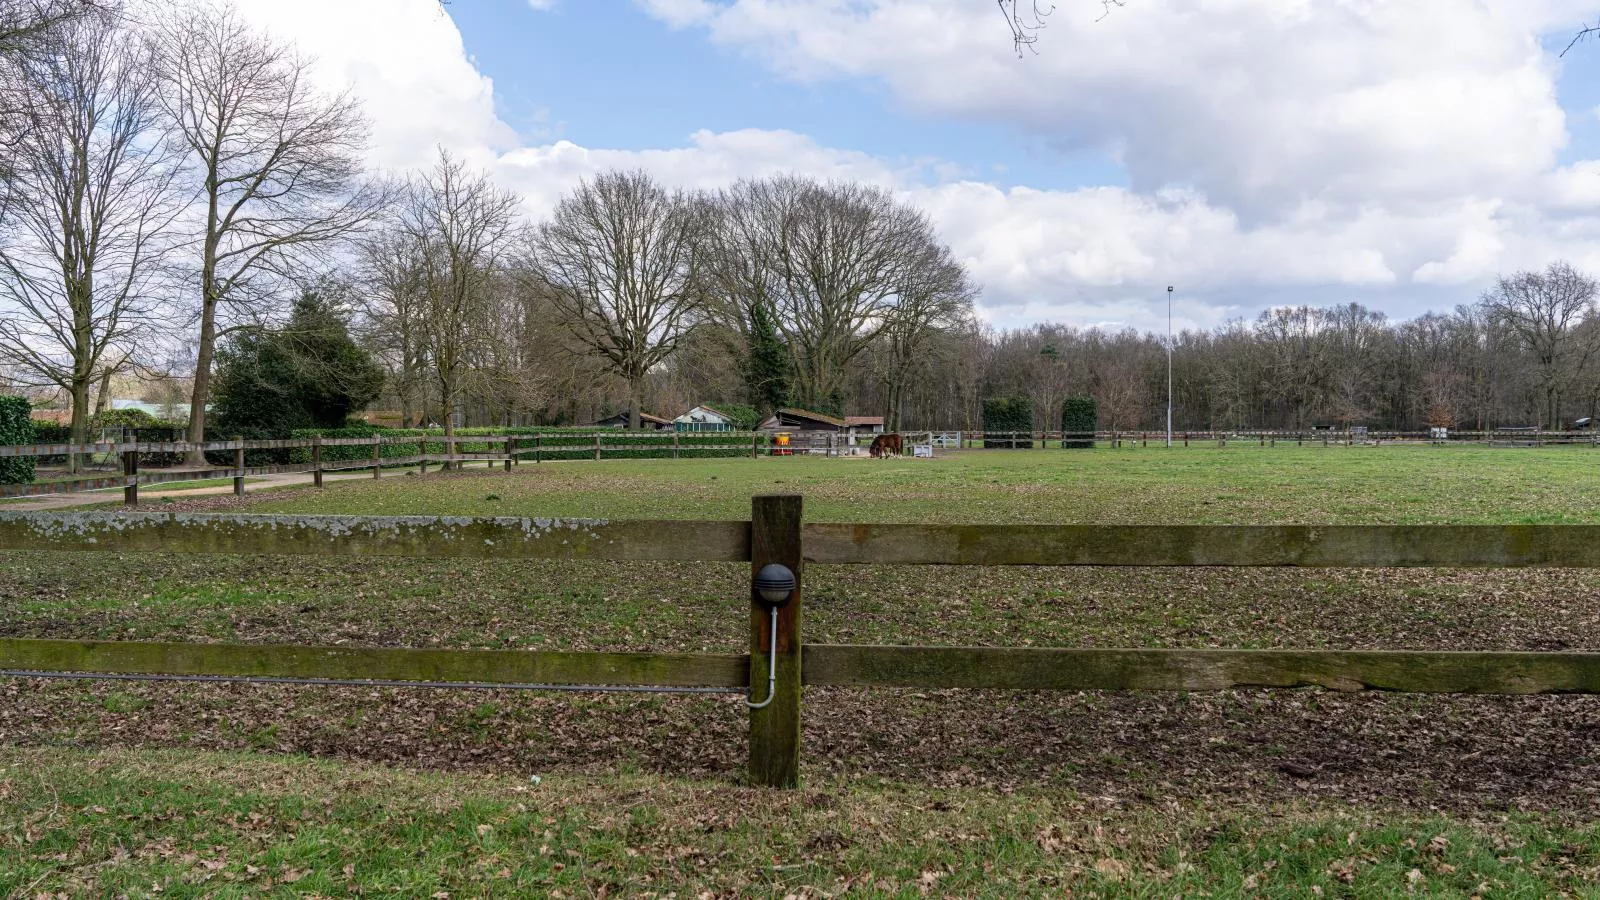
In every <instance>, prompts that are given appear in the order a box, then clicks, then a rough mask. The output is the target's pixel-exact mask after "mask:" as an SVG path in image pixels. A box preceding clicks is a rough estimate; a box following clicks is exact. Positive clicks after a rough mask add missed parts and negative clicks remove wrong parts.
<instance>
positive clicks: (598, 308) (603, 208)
mask: <svg viewBox="0 0 1600 900" xmlns="http://www.w3.org/2000/svg"><path fill="white" fill-rule="evenodd" d="M699 220H700V216H699V213H698V206H697V204H695V203H693V202H691V200H690V199H689V198H688V197H686V196H685V195H683V194H682V193H678V192H669V191H668V190H666V189H665V188H663V187H661V186H660V185H658V184H656V183H655V181H654V180H652V179H651V178H650V176H649V175H647V174H645V173H644V172H642V171H634V172H606V173H603V174H601V175H599V176H597V177H595V178H594V180H592V181H584V182H582V183H580V184H579V185H578V187H577V188H576V189H575V190H574V191H573V192H572V193H571V194H569V195H567V196H566V197H564V198H562V200H561V202H560V203H558V204H557V205H556V209H555V213H554V215H553V216H552V217H551V219H550V221H549V222H546V223H544V224H543V225H541V226H540V227H539V229H538V231H537V232H536V234H535V237H534V241H533V260H532V266H533V272H534V273H535V277H536V279H537V286H538V289H539V290H541V291H543V292H545V293H546V294H547V295H548V296H549V298H550V300H551V301H552V302H553V304H554V306H555V308H556V309H557V310H558V311H559V313H560V315H561V319H562V322H563V324H564V325H566V327H567V328H568V329H569V330H570V331H571V333H572V335H573V337H574V338H575V339H576V340H577V341H578V342H579V343H580V344H581V345H582V346H583V347H585V348H586V349H587V350H588V351H589V352H591V353H593V354H595V355H596V356H598V357H600V358H601V359H603V360H604V361H605V362H606V364H607V366H608V367H609V368H610V369H611V370H612V371H613V372H615V373H616V374H617V376H618V377H620V378H622V379H623V380H624V381H625V382H627V385H628V400H629V412H628V427H629V428H633V429H637V428H638V427H639V425H640V419H639V415H640V411H641V410H640V407H641V406H642V405H643V403H644V387H645V379H646V376H647V375H648V374H649V372H650V370H651V369H652V368H654V367H655V366H657V365H658V364H660V363H661V362H662V361H663V360H665V359H666V358H667V357H668V356H669V355H670V354H671V353H672V352H673V351H674V350H675V349H676V348H677V346H678V343H679V341H680V340H682V338H683V337H684V335H685V334H686V333H687V332H688V331H689V329H690V328H691V327H692V326H693V325H694V324H695V323H696V321H697V313H698V311H699V310H700V309H701V308H702V306H703V304H702V298H703V294H704V292H703V290H702V286H701V285H700V284H699V280H700V251H699V245H698V243H697V241H696V237H697V233H698V226H697V222H698V221H699Z"/></svg>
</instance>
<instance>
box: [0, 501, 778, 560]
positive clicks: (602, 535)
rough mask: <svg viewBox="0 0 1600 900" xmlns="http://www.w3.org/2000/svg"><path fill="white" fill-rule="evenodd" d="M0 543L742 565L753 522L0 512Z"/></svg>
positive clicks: (176, 550)
mask: <svg viewBox="0 0 1600 900" xmlns="http://www.w3.org/2000/svg"><path fill="white" fill-rule="evenodd" d="M0 549H16V550H67V551H96V550H99V551H124V550H160V551H167V552H173V553H259V554H292V555H314V556H451V557H478V558H500V559H522V558H592V559H616V560H679V559H681V560H711V561H727V562H738V561H743V560H748V559H749V558H750V523H748V522H670V523H667V522H649V521H642V522H609V521H606V520H604V519H561V518H518V517H494V518H473V517H466V516H297V515H241V514H219V513H159V512H154V513H11V512H0Z"/></svg>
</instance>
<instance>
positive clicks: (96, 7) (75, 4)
mask: <svg viewBox="0 0 1600 900" xmlns="http://www.w3.org/2000/svg"><path fill="white" fill-rule="evenodd" d="M112 9H113V4H111V3H105V2H99V0H0V56H14V55H18V54H25V53H30V52H32V51H34V50H35V49H36V48H37V47H38V46H39V45H40V43H42V42H43V41H45V40H47V39H48V38H49V36H50V32H51V31H53V30H55V29H56V28H58V27H60V26H63V25H66V24H68V23H71V22H75V21H78V20H80V19H83V18H85V17H87V16H90V15H93V14H95V13H101V12H109V11H111V10H112Z"/></svg>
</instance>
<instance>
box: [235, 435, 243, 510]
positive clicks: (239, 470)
mask: <svg viewBox="0 0 1600 900" xmlns="http://www.w3.org/2000/svg"><path fill="white" fill-rule="evenodd" d="M233 439H234V440H235V441H238V442H239V446H237V447H235V448H233V495H234V496H235V497H243V496H244V435H242V434H240V435H235V436H234V438H233Z"/></svg>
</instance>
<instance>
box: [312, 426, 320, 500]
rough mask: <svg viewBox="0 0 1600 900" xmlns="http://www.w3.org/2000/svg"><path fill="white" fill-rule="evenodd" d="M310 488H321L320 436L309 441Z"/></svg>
mask: <svg viewBox="0 0 1600 900" xmlns="http://www.w3.org/2000/svg"><path fill="white" fill-rule="evenodd" d="M311 486H312V487H322V435H320V434H319V435H317V436H316V437H314V438H312V439H311Z"/></svg>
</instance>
